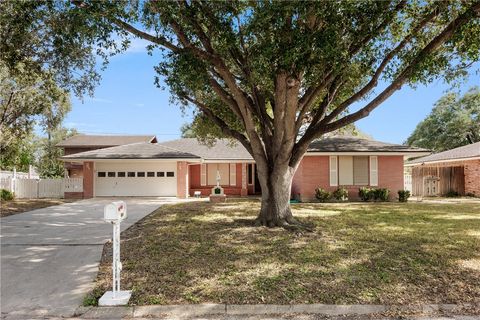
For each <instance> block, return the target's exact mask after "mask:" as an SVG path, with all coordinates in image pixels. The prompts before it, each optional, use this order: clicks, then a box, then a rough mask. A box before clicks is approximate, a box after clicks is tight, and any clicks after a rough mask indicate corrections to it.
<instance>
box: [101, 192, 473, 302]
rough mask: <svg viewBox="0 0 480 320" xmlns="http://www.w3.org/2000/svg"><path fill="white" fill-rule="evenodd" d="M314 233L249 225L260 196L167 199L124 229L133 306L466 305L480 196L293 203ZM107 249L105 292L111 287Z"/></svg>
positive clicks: (126, 277) (108, 251) (470, 293)
mask: <svg viewBox="0 0 480 320" xmlns="http://www.w3.org/2000/svg"><path fill="white" fill-rule="evenodd" d="M292 208H293V210H294V214H295V216H296V217H298V218H299V219H301V220H302V221H305V222H308V223H311V224H313V225H314V226H315V231H314V232H311V233H303V234H298V233H293V232H290V231H286V230H284V229H280V228H274V229H268V228H264V227H253V226H252V221H253V219H254V218H255V216H256V214H257V212H258V210H259V202H258V201H255V200H229V202H228V203H226V204H210V203H204V202H202V203H198V202H197V203H185V204H180V205H174V206H163V207H161V208H160V209H158V210H157V211H156V212H155V213H153V214H151V215H149V216H148V217H146V218H145V219H143V220H142V221H140V222H138V223H137V224H135V225H134V226H132V227H131V228H129V229H128V230H127V231H126V232H124V233H123V234H122V239H123V241H122V261H123V268H124V270H123V274H122V281H123V283H122V286H123V288H125V289H131V290H133V297H132V300H131V303H132V304H139V305H142V304H179V303H206V302H212V303H239V304H255V303H276V304H288V303H327V304H353V303H366V304H376V303H384V304H418V303H465V302H474V301H478V299H479V298H480V286H479V285H478V284H479V283H480V204H425V203H423V204H422V203H406V204H399V203H384V204H377V203H366V204H362V203H347V204H293V205H292ZM110 262H111V249H110V248H109V247H106V249H105V254H104V257H103V259H102V264H101V268H100V273H99V276H98V280H97V290H99V289H102V290H106V289H107V288H108V286H109V285H110V282H111V280H110V279H111V278H110V272H111V269H110Z"/></svg>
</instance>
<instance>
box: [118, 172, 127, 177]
mask: <svg viewBox="0 0 480 320" xmlns="http://www.w3.org/2000/svg"><path fill="white" fill-rule="evenodd" d="M117 177H119V178H125V172H117Z"/></svg>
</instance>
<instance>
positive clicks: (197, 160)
mask: <svg viewBox="0 0 480 320" xmlns="http://www.w3.org/2000/svg"><path fill="white" fill-rule="evenodd" d="M59 160H60V161H64V162H70V163H83V162H117V161H123V162H177V161H186V162H196V163H202V162H203V161H202V159H189V158H187V159H181V158H175V159H127V158H125V159H64V158H59Z"/></svg>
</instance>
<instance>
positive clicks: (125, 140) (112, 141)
mask: <svg viewBox="0 0 480 320" xmlns="http://www.w3.org/2000/svg"><path fill="white" fill-rule="evenodd" d="M137 142H157V138H156V137H155V135H144V136H138V135H135V136H132V135H126V136H117V135H86V134H77V135H75V136H73V137H70V138H68V139H66V140H64V141H62V142H60V143H59V144H57V147H114V146H120V145H124V144H131V143H137Z"/></svg>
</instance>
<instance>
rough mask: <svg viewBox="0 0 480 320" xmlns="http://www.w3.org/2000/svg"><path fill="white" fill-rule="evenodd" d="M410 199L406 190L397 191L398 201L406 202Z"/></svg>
mask: <svg viewBox="0 0 480 320" xmlns="http://www.w3.org/2000/svg"><path fill="white" fill-rule="evenodd" d="M408 198H410V191H408V190H398V201H400V202H407V201H408Z"/></svg>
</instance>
